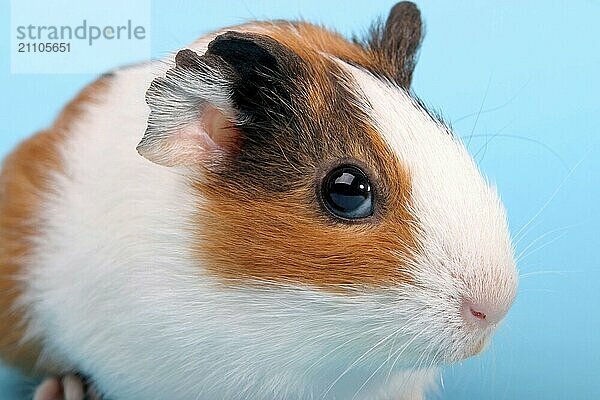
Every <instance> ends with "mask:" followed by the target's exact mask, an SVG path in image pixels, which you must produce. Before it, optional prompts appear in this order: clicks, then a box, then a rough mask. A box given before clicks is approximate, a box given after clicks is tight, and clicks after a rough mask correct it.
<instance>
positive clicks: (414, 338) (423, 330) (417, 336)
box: [385, 327, 429, 383]
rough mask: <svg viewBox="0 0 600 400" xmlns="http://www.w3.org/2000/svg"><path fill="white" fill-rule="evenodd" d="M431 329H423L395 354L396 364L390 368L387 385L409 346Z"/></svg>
mask: <svg viewBox="0 0 600 400" xmlns="http://www.w3.org/2000/svg"><path fill="white" fill-rule="evenodd" d="M428 328H429V327H425V328H423V329H422V330H421V331H420V332H418V333H417V334H416V335H415V336H413V338H412V339H411V340H409V341H408V342H406V343H405V344H404V345H403V346H402V347H400V348H399V349H398V350H397V351H396V352H395V353H394V355H396V358H395V359H394V362H393V363H392V365H391V366H390V370H389V371H388V374H387V377H386V379H385V381H386V383H387V382H388V381H389V379H390V376H391V374H392V371H393V370H394V367H395V366H396V363H397V362H398V360H399V359H400V357H401V356H402V354H403V353H404V351H405V350H406V349H407V348H408V346H410V345H411V344H412V343H413V342H414V341H415V340H417V338H419V337H420V336H422V335H423V334H424V333H425V332H426V331H427V329H428Z"/></svg>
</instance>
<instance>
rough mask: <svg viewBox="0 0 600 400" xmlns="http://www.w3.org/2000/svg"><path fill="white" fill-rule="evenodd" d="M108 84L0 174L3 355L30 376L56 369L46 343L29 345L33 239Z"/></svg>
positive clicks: (89, 92) (101, 83)
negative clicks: (46, 201)
mask: <svg viewBox="0 0 600 400" xmlns="http://www.w3.org/2000/svg"><path fill="white" fill-rule="evenodd" d="M107 86H108V79H107V78H103V79H101V80H98V81H96V82H95V83H93V84H91V85H90V86H88V87H87V88H85V89H84V90H83V91H82V92H81V93H80V94H79V95H78V96H77V97H76V98H75V99H74V100H73V101H72V102H71V103H70V104H69V105H68V106H67V107H66V108H65V109H64V110H63V112H62V113H61V114H60V116H59V117H58V118H57V120H56V121H55V123H54V124H53V126H52V127H51V128H49V129H47V130H44V131H42V132H40V133H38V134H36V135H35V136H33V137H31V138H30V139H27V140H26V141H24V142H23V143H21V144H20V145H19V147H18V148H17V149H16V150H14V151H13V152H12V154H10V155H9V156H8V157H7V158H6V159H5V161H4V164H3V168H2V173H1V174H0V294H1V295H0V356H1V357H2V359H4V360H5V361H7V362H8V363H10V364H12V365H14V366H15V367H18V368H20V369H21V370H23V371H24V372H26V373H28V374H32V375H33V374H43V373H48V372H52V371H55V367H54V366H52V365H50V364H40V363H38V357H39V354H40V351H41V344H40V343H39V342H37V341H28V342H23V337H24V334H25V331H26V329H27V323H28V316H27V312H26V310H25V309H23V308H20V307H18V306H17V304H16V301H17V299H18V298H19V296H20V294H21V292H22V285H23V282H21V281H20V278H19V276H20V274H21V273H22V272H23V269H24V268H26V266H27V258H28V256H29V255H30V254H32V252H33V250H34V249H33V243H32V238H34V237H35V236H36V235H37V234H38V230H39V226H40V225H41V224H42V223H43V221H41V219H40V216H39V210H40V208H41V207H42V206H43V205H42V201H43V194H44V193H46V192H48V191H51V190H52V187H50V186H49V177H50V175H51V174H53V173H55V172H57V171H59V172H60V171H61V168H62V161H61V157H60V152H59V149H60V145H61V144H62V143H63V141H64V139H65V137H66V135H68V129H69V126H70V125H71V123H72V122H73V121H74V120H76V119H77V118H79V117H80V116H81V113H82V112H83V108H82V107H83V106H84V105H87V104H89V103H91V102H93V101H94V100H95V99H96V98H97V97H98V95H99V94H100V93H101V92H102V91H104V90H105V89H106V88H107Z"/></svg>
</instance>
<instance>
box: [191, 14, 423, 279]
mask: <svg viewBox="0 0 600 400" xmlns="http://www.w3.org/2000/svg"><path fill="white" fill-rule="evenodd" d="M293 26H294V27H295V29H290V25H289V24H287V23H280V24H265V25H263V27H264V28H268V29H269V32H268V33H265V32H264V31H263V32H261V34H266V35H267V36H268V37H270V38H272V39H275V41H276V42H277V43H279V44H280V45H282V46H284V47H285V48H286V49H287V51H291V52H292V53H293V55H288V56H286V54H287V53H286V50H284V49H276V45H274V44H273V43H269V42H265V43H266V44H265V46H266V47H265V48H266V49H267V50H270V49H271V48H274V49H275V50H274V51H276V53H275V54H279V55H281V54H283V56H281V57H285V58H284V59H283V61H284V62H281V60H275V61H270V65H275V66H276V67H277V68H280V69H282V70H283V73H279V74H275V75H274V76H275V78H273V79H276V81H275V83H273V85H269V86H268V87H272V86H277V87H279V86H281V87H285V89H281V90H283V91H284V93H283V94H282V93H281V90H280V91H279V92H278V93H277V96H275V97H274V98H275V99H283V100H281V102H282V103H287V104H284V105H283V106H281V107H280V108H277V107H276V106H272V105H270V106H271V107H273V108H274V109H276V110H278V112H271V113H269V114H268V115H269V116H270V117H271V118H272V120H271V121H267V120H261V122H260V124H255V125H249V126H245V125H243V124H242V125H241V126H240V130H241V132H242V136H244V137H243V138H242V145H241V147H242V149H241V152H240V154H238V155H236V157H235V158H234V159H231V160H229V161H228V165H226V166H225V168H224V170H223V169H221V170H220V171H219V172H216V173H215V172H211V171H208V172H206V174H207V175H206V176H205V178H204V179H202V180H199V181H197V182H195V183H194V187H195V188H196V189H197V190H198V191H199V192H200V193H201V194H200V195H201V196H202V197H204V198H205V199H206V200H207V201H206V202H205V203H203V205H201V206H200V207H201V208H200V210H199V213H198V220H197V223H198V225H199V226H200V227H201V228H199V229H198V238H197V248H196V250H197V254H198V257H199V259H200V260H202V264H203V265H205V266H206V267H207V268H208V269H209V270H210V272H212V273H214V274H215V275H216V276H218V277H220V278H223V279H225V280H227V281H230V280H238V281H242V282H246V281H248V280H252V279H259V280H269V281H277V282H295V283H302V284H309V285H315V286H319V287H324V286H327V287H331V286H332V285H334V286H335V285H374V286H377V285H392V284H397V283H400V282H409V281H410V271H409V270H408V265H409V263H410V261H411V259H412V258H413V256H414V253H413V252H414V250H416V249H417V248H418V243H417V239H416V236H417V235H416V222H415V218H414V216H412V215H411V214H410V211H409V210H410V192H411V182H410V176H409V173H408V171H407V169H406V167H405V166H403V165H401V163H400V162H399V160H398V159H397V157H396V156H395V155H394V154H393V151H392V150H391V149H390V148H389V147H388V146H387V145H386V144H385V143H384V142H383V139H382V138H381V137H380V135H379V134H378V133H377V132H376V130H375V129H374V127H373V126H372V124H371V123H370V121H369V117H368V116H367V115H366V114H365V113H364V111H363V110H361V109H360V108H359V107H357V106H356V103H357V102H360V101H361V99H359V98H357V97H356V96H359V95H358V94H356V93H352V91H351V90H350V89H348V88H349V86H351V81H350V78H349V77H348V76H347V75H346V74H345V73H344V71H343V70H341V68H339V66H338V65H337V64H336V63H335V62H333V61H332V60H330V59H329V58H327V57H324V56H323V55H322V54H321V53H320V52H323V51H325V52H327V53H330V54H334V55H336V56H339V57H340V58H348V57H350V56H352V57H354V59H357V57H363V56H365V57H366V55H365V54H366V53H364V52H363V53H361V51H360V49H359V48H358V45H356V44H353V43H350V42H347V41H345V40H344V39H343V38H342V37H341V36H339V35H337V34H335V33H332V32H328V31H325V30H323V29H322V28H318V27H315V26H312V25H309V24H294V25H293ZM236 36H239V35H236ZM249 38H250V40H256V41H257V43H259V44H260V43H262V42H261V40H262V39H260V37H259V36H249ZM220 45H221V46H224V45H222V44H220ZM210 48H211V47H210V46H209V51H210ZM361 54H362V55H361ZM296 56H297V57H299V59H300V60H301V62H297V61H296V58H295V57H296ZM286 60H292V61H293V68H292V69H289V70H286V69H285V68H287V67H288V65H287V64H286V63H285V61H286ZM366 60H367V59H366V58H365V59H364V60H361V61H363V62H367V61H366ZM270 71H272V69H269V71H267V72H270ZM278 72H279V71H274V73H278ZM260 90H263V91H264V90H267V89H266V87H265V86H263V89H260ZM362 100H363V101H364V99H362ZM252 104H257V102H252ZM259 114H260V111H259ZM340 162H348V163H356V164H358V165H360V166H362V167H364V168H365V170H366V171H367V173H368V174H369V175H370V176H371V179H372V181H373V182H374V186H375V198H376V212H375V214H374V215H373V217H371V218H369V219H366V220H363V221H360V222H355V223H351V224H348V223H344V222H340V221H339V220H335V218H333V217H332V216H331V215H329V214H328V212H327V211H326V210H324V209H323V207H321V205H320V203H319V198H318V188H319V185H320V181H319V179H320V177H321V176H322V175H323V171H326V170H327V169H328V168H331V166H332V165H335V164H336V163H340Z"/></svg>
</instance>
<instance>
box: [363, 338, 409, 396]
mask: <svg viewBox="0 0 600 400" xmlns="http://www.w3.org/2000/svg"><path fill="white" fill-rule="evenodd" d="M399 334H400V332H399V330H398V333H397V334H396V335H395V336H394V341H393V342H392V345H391V346H390V350H391V349H392V348H393V347H394V344H395V343H396V339H397V338H398V335H399ZM394 354H395V353H394ZM391 356H392V354H388V357H387V358H386V359H385V360H384V361H383V362H382V363H381V365H379V367H378V368H377V369H376V370H375V371H373V373H371V375H369V377H368V378H367V379H366V380H365V381H364V383H363V384H362V385H361V386H360V387H359V388H358V389H357V390H356V392H355V393H354V396H352V400H354V399H355V398H356V396H358V394H359V393H360V391H361V390H362V389H363V388H364V387H365V386H366V385H367V384H368V383H369V382H370V381H371V379H373V377H374V376H375V375H376V374H377V373H378V372H379V370H381V368H383V366H384V365H385V364H387V363H388V362H389V361H390V359H391Z"/></svg>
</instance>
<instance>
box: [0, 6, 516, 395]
mask: <svg viewBox="0 0 600 400" xmlns="http://www.w3.org/2000/svg"><path fill="white" fill-rule="evenodd" d="M419 42H420V19H419V16H418V11H416V8H414V6H412V5H410V4H405V3H401V4H399V5H397V6H396V7H395V8H394V10H393V11H392V13H391V14H390V17H389V18H388V21H387V23H386V24H385V25H384V26H383V27H381V28H380V29H379V30H374V31H373V35H372V37H371V38H370V39H369V41H368V42H366V43H365V44H358V43H351V42H348V41H346V40H345V39H343V38H341V37H340V36H339V35H337V34H334V33H331V32H329V31H327V30H325V29H323V28H320V27H316V26H313V25H310V24H307V23H290V22H273V23H251V24H247V25H242V26H238V27H235V28H230V29H227V30H223V31H221V32H217V33H214V34H211V35H208V36H206V37H204V38H201V39H199V40H198V41H197V42H195V43H193V44H192V45H190V46H189V47H188V48H187V49H186V50H183V51H180V52H179V53H178V54H177V56H176V57H168V58H167V59H166V60H164V61H162V62H152V63H147V64H143V65H139V66H133V67H129V68H124V69H120V70H117V71H114V72H113V73H111V74H108V75H106V76H104V77H102V78H101V79H99V80H98V81H97V82H95V83H94V84H92V85H91V86H89V87H88V88H86V89H85V90H84V91H83V92H82V94H80V96H79V97H78V98H77V99H75V100H74V101H73V102H72V103H71V104H70V105H69V106H67V108H66V109H65V111H64V112H63V113H62V114H61V116H60V117H59V118H58V119H57V121H56V122H55V124H54V126H53V127H51V128H50V129H48V130H46V131H44V132H42V133H41V134H38V135H37V136H34V137H33V138H31V139H29V140H28V141H27V142H25V143H24V144H22V145H21V146H20V147H19V148H18V149H17V150H16V151H15V152H14V153H13V154H12V155H11V156H9V158H8V159H7V160H6V162H5V164H4V169H3V173H2V178H1V179H2V180H1V181H0V185H1V191H0V216H1V217H2V221H1V222H0V228H1V231H0V249H1V250H2V253H1V254H0V286H2V287H3V288H6V290H3V292H2V298H1V299H0V307H1V309H0V316H1V317H2V318H3V320H4V321H5V322H6V323H4V324H2V328H0V355H1V356H3V358H5V359H6V360H8V361H9V362H11V363H13V364H14V365H17V366H20V367H22V368H23V369H24V370H26V371H27V372H29V373H31V374H54V375H61V374H67V373H72V372H79V373H82V374H84V375H85V376H88V377H89V378H90V379H91V380H92V381H93V382H94V384H95V386H96V387H97V388H98V390H99V391H100V392H101V393H103V394H104V395H105V396H106V397H107V398H110V399H115V400H119V399H128V400H129V399H279V398H290V399H308V398H322V399H334V398H337V399H340V398H342V399H346V398H347V399H361V398H364V399H421V398H423V397H424V396H425V394H426V393H427V392H428V391H429V390H431V389H433V388H434V386H435V385H434V382H435V380H436V377H437V372H436V371H437V368H438V367H439V366H440V365H443V364H446V363H450V362H454V361H458V360H461V359H464V358H466V357H469V356H471V355H473V354H476V353H478V352H479V351H481V349H482V348H483V347H484V344H485V342H486V341H487V340H488V338H489V336H490V335H491V333H492V332H493V330H494V328H495V326H496V325H497V323H499V322H500V320H501V318H502V317H503V315H504V314H505V313H506V311H507V310H508V308H509V306H510V304H511V302H512V299H513V297H514V295H515V290H516V289H515V288H516V273H515V267H514V261H513V256H512V248H511V245H510V239H509V235H508V229H507V226H506V220H505V214H504V210H503V208H502V205H501V203H500V201H499V200H498V197H497V195H496V193H495V191H494V190H493V189H492V188H490V187H489V185H488V184H487V183H486V182H485V180H484V179H483V178H482V177H481V175H480V173H479V172H478V170H477V167H476V166H475V164H474V162H473V160H472V159H471V158H470V156H469V155H468V154H467V152H466V150H465V149H464V147H463V146H462V144H461V143H460V141H459V139H457V138H456V137H454V136H453V135H452V134H451V133H450V132H449V131H448V129H447V128H446V127H445V126H444V125H443V123H441V122H440V121H438V120H437V119H436V118H435V117H434V116H432V115H431V114H430V113H428V112H427V111H426V110H425V109H424V108H423V107H422V106H421V105H420V103H419V102H418V101H416V100H415V99H414V98H413V97H412V96H411V95H410V94H409V92H408V85H409V83H410V77H411V74H412V68H413V67H414V54H415V51H416V49H417V47H418V44H419ZM353 182H358V183H357V184H354V183H353Z"/></svg>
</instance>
